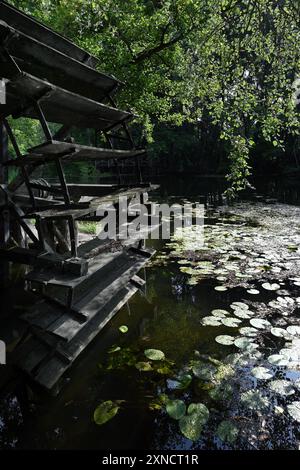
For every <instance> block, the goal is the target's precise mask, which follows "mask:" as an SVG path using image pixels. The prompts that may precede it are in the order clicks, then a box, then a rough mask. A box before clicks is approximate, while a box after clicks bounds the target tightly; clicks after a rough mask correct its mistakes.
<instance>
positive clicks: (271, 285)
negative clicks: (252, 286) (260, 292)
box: [262, 282, 280, 290]
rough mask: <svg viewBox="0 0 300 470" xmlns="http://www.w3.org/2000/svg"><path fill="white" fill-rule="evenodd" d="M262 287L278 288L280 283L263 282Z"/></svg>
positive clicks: (267, 288)
mask: <svg viewBox="0 0 300 470" xmlns="http://www.w3.org/2000/svg"><path fill="white" fill-rule="evenodd" d="M262 287H263V288H264V289H266V290H278V289H280V285H279V284H276V283H275V282H274V283H273V284H271V283H270V282H264V283H263V284H262Z"/></svg>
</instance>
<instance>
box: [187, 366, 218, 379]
mask: <svg viewBox="0 0 300 470" xmlns="http://www.w3.org/2000/svg"><path fill="white" fill-rule="evenodd" d="M192 371H193V374H194V375H195V377H197V378H198V379H202V380H212V379H213V377H214V374H215V373H216V371H217V369H216V367H214V366H213V365H211V364H204V363H203V362H201V361H193V363H192Z"/></svg>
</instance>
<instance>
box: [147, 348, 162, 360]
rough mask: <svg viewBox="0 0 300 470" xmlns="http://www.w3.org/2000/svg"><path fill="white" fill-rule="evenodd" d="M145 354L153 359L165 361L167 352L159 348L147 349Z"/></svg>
mask: <svg viewBox="0 0 300 470" xmlns="http://www.w3.org/2000/svg"><path fill="white" fill-rule="evenodd" d="M144 354H145V356H146V357H147V358H148V359H150V360H151V361H163V360H164V359H165V354H164V353H163V352H162V351H160V350H159V349H145V351H144Z"/></svg>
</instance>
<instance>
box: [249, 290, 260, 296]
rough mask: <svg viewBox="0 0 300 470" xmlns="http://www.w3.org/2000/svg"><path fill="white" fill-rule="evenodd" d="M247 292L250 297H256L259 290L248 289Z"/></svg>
mask: <svg viewBox="0 0 300 470" xmlns="http://www.w3.org/2000/svg"><path fill="white" fill-rule="evenodd" d="M247 292H248V294H251V295H258V294H259V290H257V289H248V290H247Z"/></svg>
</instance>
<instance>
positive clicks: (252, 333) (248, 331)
mask: <svg viewBox="0 0 300 470" xmlns="http://www.w3.org/2000/svg"><path fill="white" fill-rule="evenodd" d="M239 332H240V333H241V335H243V336H248V337H249V338H255V337H256V336H257V335H258V334H259V331H257V329H256V328H253V327H251V326H243V327H242V328H240V329H239Z"/></svg>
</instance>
